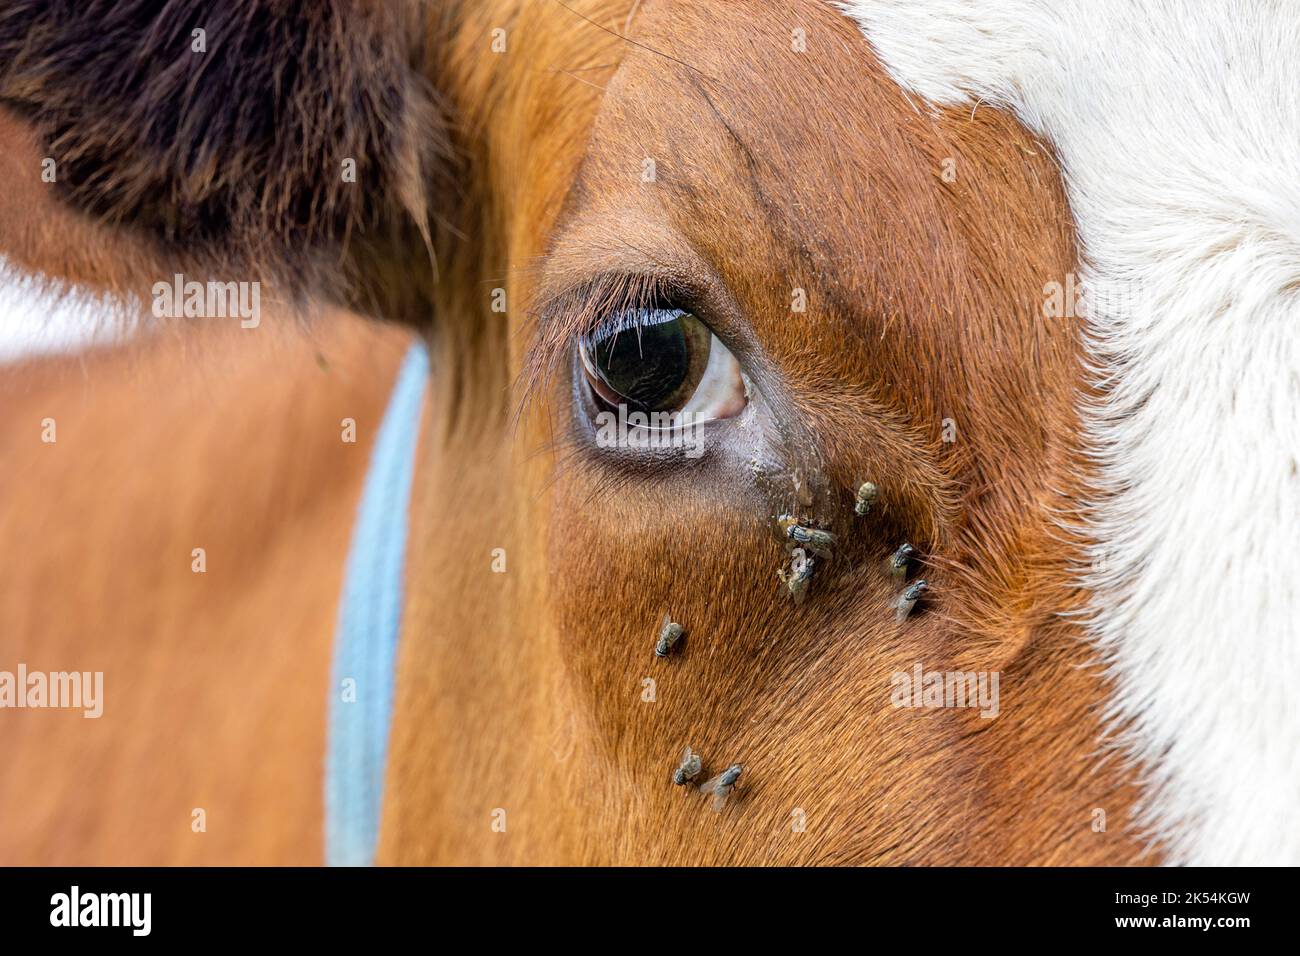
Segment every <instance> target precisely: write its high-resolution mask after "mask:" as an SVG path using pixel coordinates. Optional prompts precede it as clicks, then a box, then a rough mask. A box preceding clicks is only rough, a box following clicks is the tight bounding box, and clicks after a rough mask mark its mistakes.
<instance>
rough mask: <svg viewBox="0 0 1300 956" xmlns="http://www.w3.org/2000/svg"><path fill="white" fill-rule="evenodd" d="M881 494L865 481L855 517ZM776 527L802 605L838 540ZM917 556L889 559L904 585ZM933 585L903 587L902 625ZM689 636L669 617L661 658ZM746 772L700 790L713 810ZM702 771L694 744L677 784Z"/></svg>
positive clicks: (816, 531) (898, 606)
mask: <svg viewBox="0 0 1300 956" xmlns="http://www.w3.org/2000/svg"><path fill="white" fill-rule="evenodd" d="M879 495H880V491H879V489H878V488H876V486H875V485H874V484H872V483H871V482H869V481H864V482H863V483H862V484H861V485H860V486H859V487H858V491H857V495H856V496H855V500H854V503H853V511H854V513H856V514H857V515H858V516H859V517H862V516H865V515H866V514H868V513H869V512H870V511H871V506H872V505H873V504H875V503H876V499H877V498H878V497H879ZM776 524H777V528H778V530H779V531H780V534H781V537H782V539H783V541H784V542H785V543H786V544H787V546H788V547H789V549H790V567H789V568H788V569H786V568H782V569H781V570H780V571H778V572H777V575H778V576H779V577H780V579H781V583H782V584H784V585H785V589H786V591H787V593H789V595H790V597H791V598H792V599H793V600H794V603H795V604H802V603H803V601H804V599H805V598H806V597H807V596H808V589H809V585H810V584H811V583H812V577H813V572H814V570H816V567H817V562H818V561H819V560H822V561H829V560H830V557H831V553H832V549H833V548H834V546H835V536H834V535H833V534H831V533H830V532H829V531H823V530H822V529H820V528H814V527H811V526H810V525H808V524H805V523H802V522H800V521H799V520H797V519H796V518H794V517H793V516H792V515H788V514H785V515H779V516H778V517H777V519H776ZM915 553H916V549H915V548H913V547H912V546H911V545H910V544H906V543H904V544H902V545H900V546H899V548H898V550H896V551H895V552H894V553H893V554H892V555H890V556H889V560H888V561H887V562H886V569H887V570H888V572H889V576H890V577H891V578H892V579H893V580H894V581H896V582H897V583H899V584H902V583H905V582H906V581H907V572H908V568H909V567H910V566H911V562H912V557H913V555H914V554H915ZM928 587H929V585H927V584H926V582H925V580H924V579H921V580H917V581H913V582H912V583H911V584H909V585H907V586H906V587H905V588H904V589H903V591H902V593H901V594H900V595H899V597H898V600H897V601H896V602H895V604H894V608H895V612H896V616H897V619H898V621H899V622H900V623H901V622H902V621H904V620H905V619H906V618H907V616H908V615H909V614H911V613H912V608H913V607H915V606H916V602H917V601H919V600H920V599H921V596H922V595H924V594H925V592H926V590H927V588H928ZM685 633H686V632H685V630H684V629H683V628H682V626H681V625H680V624H678V623H677V622H676V621H674V620H673V619H672V616H671V615H670V614H665V615H664V619H663V622H662V623H661V624H660V625H659V638H658V640H656V641H655V656H656V657H667V656H668V655H670V654H671V653H672V652H673V648H675V647H676V646H677V644H678V643H679V642H680V641H681V639H682V637H683V635H684V634H685ZM744 769H745V768H744V767H743V766H741V765H740V764H738V763H733V764H731V765H730V766H729V767H727V769H726V770H723V771H722V773H720V774H718V775H717V776H716V777H710V778H709V779H708V780H706V781H705V782H704V783H702V784H700V785H699V786H698V787H697V789H698V790H699V791H700V792H701V793H709V794H712V795H713V809H714V811H715V812H719V813H720V812H722V808H723V807H724V806H726V804H727V798H728V797H729V796H731V791H732V790H734V789H735V788H736V781H737V780H739V779H740V774H741V772H742V771H743V770H744ZM702 770H703V762H702V760H701V758H700V755H699V754H697V753H695V752H694V751H692V750H691V748H690V747H689V746H688V747H687V748H686V752H685V753H683V754H682V759H681V763H680V764H679V765H678V767H677V769H676V770H675V771H673V783H674V784H676V785H677V786H679V787H685V786H694V785H695V784H694V780H695V778H696V777H698V776H699V775H700V773H701V771H702Z"/></svg>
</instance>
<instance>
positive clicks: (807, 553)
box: [776, 481, 929, 623]
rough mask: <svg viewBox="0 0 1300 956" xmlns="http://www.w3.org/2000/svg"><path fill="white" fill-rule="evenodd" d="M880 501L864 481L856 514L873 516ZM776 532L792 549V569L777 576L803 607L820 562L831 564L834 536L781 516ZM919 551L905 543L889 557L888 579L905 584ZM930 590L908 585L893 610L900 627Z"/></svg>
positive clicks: (876, 491)
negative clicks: (826, 561)
mask: <svg viewBox="0 0 1300 956" xmlns="http://www.w3.org/2000/svg"><path fill="white" fill-rule="evenodd" d="M879 497H880V489H878V488H877V487H876V486H875V485H874V484H873V483H872V482H870V481H864V482H863V483H862V484H861V485H859V486H858V491H857V494H856V495H855V498H854V502H853V511H854V513H855V514H857V515H858V516H859V517H863V516H865V515H867V514H868V513H870V511H871V506H872V505H874V504H875V503H876V499H877V498H879ZM776 524H777V528H778V529H779V530H780V532H781V535H782V537H783V538H784V539H785V541H786V543H787V544H788V546H789V548H790V567H789V568H788V569H786V568H782V569H781V570H780V571H778V572H777V575H778V576H779V577H780V578H781V583H782V584H784V585H785V589H786V591H787V592H788V593H789V595H790V597H791V598H792V599H793V600H794V603H795V604H802V603H803V601H804V599H805V598H806V597H807V596H808V589H809V586H810V585H811V584H812V577H813V571H814V570H815V569H816V566H817V561H818V559H821V560H829V558H830V556H831V548H832V547H833V546H834V544H835V536H834V535H833V534H831V533H830V532H829V531H822V530H820V529H818V528H813V527H810V526H808V525H807V524H803V523H801V522H799V521H798V520H796V519H795V518H794V517H792V516H791V515H788V514H787V515H780V516H778V517H777V519H776ZM915 553H916V549H915V548H913V547H912V546H911V545H910V544H906V543H904V544H903V545H901V546H900V547H899V548H898V550H897V551H895V552H894V553H893V554H892V555H890V557H889V561H888V568H887V569H888V571H889V576H890V577H891V578H892V579H893V580H894V581H896V582H898V583H900V584H901V583H904V582H906V580H907V572H908V568H909V567H910V566H911V561H912V557H913V555H914V554H915ZM928 588H929V584H927V583H926V581H925V580H924V579H922V580H919V581H914V582H912V583H911V584H909V585H907V587H905V588H904V589H903V591H902V593H901V594H900V595H899V596H898V600H897V601H895V602H894V610H895V613H896V616H897V619H898V621H899V622H900V623H901V622H902V621H904V620H905V619H906V618H907V616H908V615H909V614H911V613H912V608H914V607H916V602H917V601H919V600H920V599H921V596H922V595H924V594H925V592H926V590H927V589H928Z"/></svg>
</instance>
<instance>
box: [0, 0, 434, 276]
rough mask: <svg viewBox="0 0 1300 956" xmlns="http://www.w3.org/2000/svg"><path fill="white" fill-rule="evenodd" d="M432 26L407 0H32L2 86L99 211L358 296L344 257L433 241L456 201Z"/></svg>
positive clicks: (242, 262) (86, 202)
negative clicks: (432, 77)
mask: <svg viewBox="0 0 1300 956" xmlns="http://www.w3.org/2000/svg"><path fill="white" fill-rule="evenodd" d="M419 24H420V20H419V18H418V13H417V10H416V7H415V5H413V4H408V3H406V2H405V0H374V2H370V0H314V2H311V3H301V4H297V3H278V2H273V0H242V2H238V3H225V4H210V3H199V2H194V0H165V2H156V0H94V2H81V0H59V2H50V0H17V2H12V3H7V4H5V6H4V8H3V10H0V100H2V101H5V102H7V103H9V104H10V105H11V106H12V107H14V108H15V109H17V110H19V111H20V112H21V113H22V114H23V115H24V116H25V117H27V118H28V119H29V120H30V121H31V123H32V125H33V128H34V130H35V133H36V135H37V138H38V140H39V142H40V144H41V156H42V157H50V158H52V159H54V160H55V161H56V163H57V173H58V180H57V187H56V188H57V190H58V191H59V193H60V195H61V196H62V198H64V199H65V200H66V201H67V202H68V203H69V204H71V205H72V206H74V207H75V208H77V209H79V210H81V211H82V212H84V213H87V214H89V215H91V216H92V217H93V218H95V219H96V220H98V221H101V222H104V223H107V224H110V225H113V226H116V227H118V228H121V229H129V230H130V231H131V232H133V233H135V234H136V235H138V236H139V237H140V238H141V239H142V240H145V241H148V242H151V243H153V244H154V246H155V248H156V249H157V250H158V251H159V254H160V255H166V256H174V255H175V252H176V251H177V250H179V251H183V252H184V253H186V255H187V256H188V257H189V258H190V259H191V260H192V261H193V262H195V263H200V264H202V266H201V267H204V268H207V269H211V270H215V271H217V272H221V273H225V274H231V275H237V276H239V277H240V278H242V279H251V278H274V279H276V280H277V281H278V282H279V283H280V284H281V285H287V286H292V287H293V288H294V289H295V290H307V291H310V290H313V289H319V287H320V286H321V285H322V284H327V285H329V286H331V287H332V288H331V289H330V291H331V292H333V293H336V294H348V293H349V287H348V285H347V284H345V283H341V282H339V281H338V279H337V267H338V263H339V260H340V259H342V258H344V257H345V255H346V254H347V253H349V252H351V253H353V254H357V255H360V256H362V257H372V256H374V252H373V251H372V250H371V247H372V246H376V245H379V246H383V245H388V246H390V247H391V245H392V243H393V242H394V241H396V240H397V239H399V238H409V235H410V234H412V233H414V234H416V235H417V236H418V234H419V231H424V235H425V237H426V239H427V238H428V220H429V218H430V214H431V213H435V211H437V210H439V209H441V208H442V207H443V206H445V204H446V197H447V195H448V184H449V177H448V170H449V168H450V164H451V162H452V158H451V155H450V149H449V143H448V134H447V130H446V122H447V120H446V117H445V115H444V114H443V111H442V110H441V108H440V107H439V106H438V104H437V102H436V96H435V94H433V93H432V91H431V88H430V86H429V83H428V81H427V79H426V78H425V74H426V72H427V71H428V70H430V69H431V68H432V66H431V63H430V62H426V60H431V59H432V58H433V57H434V55H435V54H434V51H433V50H432V49H427V48H425V46H424V44H422V42H421V31H420V29H419ZM194 29H203V30H204V31H206V47H207V48H206V51H205V52H196V51H194V50H193V49H192V47H191V43H192V35H191V31H193V30H194ZM345 159H352V160H354V161H355V164H356V181H355V182H347V181H345V180H344V178H343V175H342V164H343V161H344V160H345ZM353 245H355V247H356V248H352V247H353ZM403 251H404V253H407V254H410V253H416V252H418V249H410V248H407V249H404V250H403ZM390 254H391V250H390ZM425 260H426V266H427V255H426V256H425ZM418 265H419V261H418V260H416V266H417V267H418ZM349 278H352V279H353V280H354V282H356V281H359V277H357V276H355V275H353V276H350V277H349ZM351 294H353V295H355V294H357V293H356V292H355V291H353V292H352V293H351Z"/></svg>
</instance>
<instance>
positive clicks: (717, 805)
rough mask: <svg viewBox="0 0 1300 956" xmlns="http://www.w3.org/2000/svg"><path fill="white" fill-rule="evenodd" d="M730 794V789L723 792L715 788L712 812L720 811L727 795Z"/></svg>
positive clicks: (725, 802) (725, 803) (724, 804)
mask: <svg viewBox="0 0 1300 956" xmlns="http://www.w3.org/2000/svg"><path fill="white" fill-rule="evenodd" d="M730 795H731V791H730V789H728V790H727V791H726V792H725V793H724V792H723V791H721V790H715V791H714V793H713V812H714V813H721V812H722V808H723V807H725V806H726V805H727V797H729V796H730Z"/></svg>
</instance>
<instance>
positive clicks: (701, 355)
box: [583, 309, 713, 411]
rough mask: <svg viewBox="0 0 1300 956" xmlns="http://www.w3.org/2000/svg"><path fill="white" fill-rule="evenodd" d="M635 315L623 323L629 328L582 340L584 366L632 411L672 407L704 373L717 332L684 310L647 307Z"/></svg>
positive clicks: (690, 390) (674, 407)
mask: <svg viewBox="0 0 1300 956" xmlns="http://www.w3.org/2000/svg"><path fill="white" fill-rule="evenodd" d="M635 319H636V321H635V322H634V323H621V324H626V325H630V326H631V327H625V328H622V329H621V331H618V332H615V333H611V334H608V335H606V336H604V337H602V338H599V339H597V340H595V341H592V342H589V343H584V346H583V359H584V364H586V366H587V369H588V373H589V374H594V376H595V377H596V378H597V379H599V381H600V383H602V384H603V385H604V386H606V388H607V389H608V390H609V391H610V392H612V393H614V396H616V397H617V399H618V400H619V401H622V402H626V403H627V405H628V406H629V407H631V408H633V409H634V410H639V411H674V410H676V409H677V408H680V407H681V406H682V405H683V404H685V402H686V401H687V400H688V399H689V398H690V397H691V395H692V394H693V393H694V391H695V388H696V386H697V385H699V383H700V380H701V378H702V377H703V376H704V370H705V368H706V367H707V366H708V362H709V349H710V344H711V341H712V338H713V335H712V333H711V332H710V331H709V329H708V327H707V326H705V325H704V323H703V322H701V321H700V320H699V319H698V318H696V317H695V316H694V315H693V314H691V313H690V312H685V311H683V310H681V309H654V310H648V311H646V312H643V313H641V314H639V315H638V316H636V317H635ZM593 384H594V383H593ZM598 391H602V392H603V390H601V389H599V388H598ZM602 397H604V398H605V399H606V400H609V399H610V398H611V397H612V396H609V395H602Z"/></svg>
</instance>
